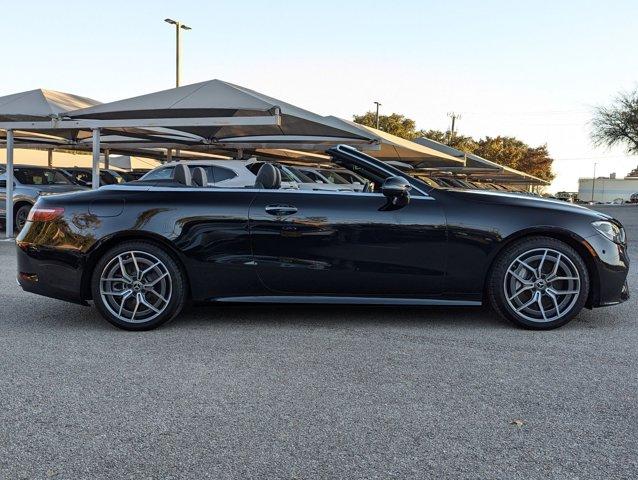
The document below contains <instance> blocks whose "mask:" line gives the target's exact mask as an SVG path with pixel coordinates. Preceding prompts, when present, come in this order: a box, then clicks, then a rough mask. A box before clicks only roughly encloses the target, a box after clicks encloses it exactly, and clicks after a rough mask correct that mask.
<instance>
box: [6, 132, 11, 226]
mask: <svg viewBox="0 0 638 480" xmlns="http://www.w3.org/2000/svg"><path fill="white" fill-rule="evenodd" d="M5 192H7V197H6V203H5V205H6V210H5V217H6V221H5V227H6V235H7V238H11V237H13V130H7V188H6V189H5Z"/></svg>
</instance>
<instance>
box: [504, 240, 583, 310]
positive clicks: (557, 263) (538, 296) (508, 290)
mask: <svg viewBox="0 0 638 480" xmlns="http://www.w3.org/2000/svg"><path fill="white" fill-rule="evenodd" d="M580 284H581V279H580V274H579V273H578V269H577V268H576V266H575V265H574V262H572V260H571V259H570V258H569V257H567V256H566V255H565V254H564V253H561V252H559V251H557V250H553V249H550V248H536V249H533V250H528V251H527V252H525V253H523V254H521V255H519V256H518V257H517V258H516V259H515V260H514V261H513V262H512V263H510V265H509V267H508V268H507V272H506V273H505V279H504V282H503V289H504V293H505V297H506V299H507V303H508V304H509V306H510V307H511V308H512V309H513V310H514V312H515V313H516V315H518V316H520V317H522V318H524V319H526V320H529V321H533V322H552V321H555V320H558V319H560V318H562V317H564V316H565V315H567V314H568V313H569V312H570V311H571V309H572V308H573V307H574V305H575V304H576V302H577V301H578V297H579V295H580Z"/></svg>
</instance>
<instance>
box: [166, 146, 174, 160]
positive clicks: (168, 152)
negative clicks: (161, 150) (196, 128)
mask: <svg viewBox="0 0 638 480" xmlns="http://www.w3.org/2000/svg"><path fill="white" fill-rule="evenodd" d="M166 161H167V162H172V161H173V149H172V148H167V149H166Z"/></svg>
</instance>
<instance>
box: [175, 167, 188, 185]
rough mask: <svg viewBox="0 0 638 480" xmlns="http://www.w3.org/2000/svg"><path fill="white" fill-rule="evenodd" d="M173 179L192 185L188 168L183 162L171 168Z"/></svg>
mask: <svg viewBox="0 0 638 480" xmlns="http://www.w3.org/2000/svg"><path fill="white" fill-rule="evenodd" d="M173 180H174V181H175V182H177V183H181V184H182V185H186V186H187V187H190V186H191V185H192V179H191V171H190V169H189V168H188V167H187V166H186V165H184V164H183V163H178V164H177V165H175V169H174V170H173Z"/></svg>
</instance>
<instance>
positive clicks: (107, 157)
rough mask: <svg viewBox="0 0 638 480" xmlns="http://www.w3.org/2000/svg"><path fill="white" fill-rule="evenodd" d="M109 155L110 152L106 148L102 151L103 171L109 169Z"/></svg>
mask: <svg viewBox="0 0 638 480" xmlns="http://www.w3.org/2000/svg"><path fill="white" fill-rule="evenodd" d="M110 154H111V151H110V150H109V149H108V148H107V149H106V150H104V169H105V170H106V169H108V168H110V165H109V161H110V158H109V155H110Z"/></svg>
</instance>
